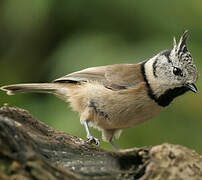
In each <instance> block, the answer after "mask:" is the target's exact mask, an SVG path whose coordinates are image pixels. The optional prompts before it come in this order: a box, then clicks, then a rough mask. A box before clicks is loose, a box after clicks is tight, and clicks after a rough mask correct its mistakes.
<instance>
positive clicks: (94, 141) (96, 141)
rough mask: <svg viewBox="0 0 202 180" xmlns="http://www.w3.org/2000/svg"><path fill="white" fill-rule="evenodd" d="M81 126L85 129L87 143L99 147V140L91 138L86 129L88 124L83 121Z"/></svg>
mask: <svg viewBox="0 0 202 180" xmlns="http://www.w3.org/2000/svg"><path fill="white" fill-rule="evenodd" d="M83 124H84V127H85V129H86V134H87V135H86V137H87V139H88V141H89V142H90V143H95V144H96V145H97V146H100V141H99V139H97V138H95V137H93V136H91V134H90V131H89V128H88V122H87V121H86V120H85V121H84V122H83Z"/></svg>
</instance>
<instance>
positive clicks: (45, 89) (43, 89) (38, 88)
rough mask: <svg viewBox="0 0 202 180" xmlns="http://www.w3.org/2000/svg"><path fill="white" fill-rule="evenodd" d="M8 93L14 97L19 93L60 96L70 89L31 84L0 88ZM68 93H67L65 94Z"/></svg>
mask: <svg viewBox="0 0 202 180" xmlns="http://www.w3.org/2000/svg"><path fill="white" fill-rule="evenodd" d="M0 89H1V90H3V91H6V92H7V94H8V95H14V94H17V93H33V92H34V93H52V94H56V95H60V94H61V93H62V94H63V93H66V94H67V91H66V90H68V88H67V87H65V86H62V84H59V83H30V84H13V85H8V86H3V87H1V88H0ZM65 91H66V92H65Z"/></svg>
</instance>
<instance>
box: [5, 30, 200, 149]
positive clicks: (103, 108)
mask: <svg viewBox="0 0 202 180" xmlns="http://www.w3.org/2000/svg"><path fill="white" fill-rule="evenodd" d="M186 38H187V35H186V32H185V33H184V35H183V36H182V37H181V39H180V42H179V44H178V45H177V44H176V42H175V41H174V42H175V43H174V48H173V49H172V50H169V51H163V52H160V53H159V54H157V55H156V56H154V57H153V58H151V59H149V60H147V61H144V62H141V63H138V64H115V65H109V66H100V67H93V68H88V69H84V70H82V71H78V72H74V73H71V74H68V75H66V76H64V77H61V78H58V79H56V80H55V81H53V82H52V83H39V84H16V85H9V86H3V87H1V90H4V91H7V94H9V95H12V94H16V93H28V92H38V93H52V94H55V95H56V96H58V97H60V98H62V99H63V100H65V101H67V102H69V103H70V105H71V107H72V108H73V110H75V111H77V112H79V114H80V121H81V123H82V124H84V126H85V128H86V132H87V138H88V139H90V140H91V141H94V142H95V143H96V144H99V140H98V139H96V138H94V137H92V136H91V135H90V132H89V129H88V124H90V125H92V126H93V127H95V128H97V129H99V130H101V131H102V136H103V140H105V141H108V142H111V143H112V145H113V146H114V147H115V148H116V149H117V147H116V145H115V144H114V142H113V137H114V136H116V137H119V135H120V133H121V131H122V129H124V128H129V127H132V126H134V125H137V124H139V123H141V122H143V121H145V120H148V119H150V118H152V117H154V116H155V115H157V114H158V113H159V112H160V111H161V110H162V109H163V108H164V107H166V106H167V105H169V104H170V103H171V102H172V100H173V99H174V98H175V97H177V96H179V95H182V94H183V93H185V92H186V91H188V90H192V91H194V92H197V89H196V87H195V86H194V84H193V83H194V82H195V81H196V79H197V70H196V67H195V65H194V63H193V59H192V57H191V55H190V53H189V52H188V50H187V48H186V44H185V43H186ZM182 43H183V44H182ZM179 54H180V56H179Z"/></svg>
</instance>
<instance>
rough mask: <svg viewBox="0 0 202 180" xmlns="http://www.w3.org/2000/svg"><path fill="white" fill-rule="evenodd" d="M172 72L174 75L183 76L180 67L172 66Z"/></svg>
mask: <svg viewBox="0 0 202 180" xmlns="http://www.w3.org/2000/svg"><path fill="white" fill-rule="evenodd" d="M173 74H175V75H176V76H183V74H182V70H181V69H180V68H177V67H174V68H173Z"/></svg>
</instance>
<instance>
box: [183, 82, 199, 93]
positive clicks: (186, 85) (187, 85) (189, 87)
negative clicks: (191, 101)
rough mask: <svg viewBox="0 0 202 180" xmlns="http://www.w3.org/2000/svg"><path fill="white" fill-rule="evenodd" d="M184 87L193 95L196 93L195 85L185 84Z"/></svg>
mask: <svg viewBox="0 0 202 180" xmlns="http://www.w3.org/2000/svg"><path fill="white" fill-rule="evenodd" d="M185 87H187V88H188V89H189V90H191V91H193V92H194V93H197V92H198V90H197V88H196V86H195V84H193V83H187V84H185Z"/></svg>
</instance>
